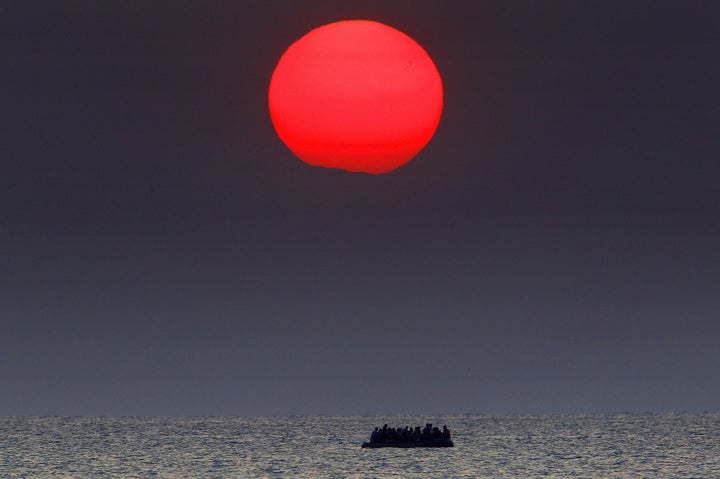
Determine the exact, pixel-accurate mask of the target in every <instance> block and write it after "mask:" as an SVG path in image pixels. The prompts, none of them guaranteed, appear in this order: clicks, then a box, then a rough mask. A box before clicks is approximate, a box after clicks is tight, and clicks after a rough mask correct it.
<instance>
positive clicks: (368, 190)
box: [0, 0, 720, 415]
mask: <svg viewBox="0 0 720 479" xmlns="http://www.w3.org/2000/svg"><path fill="white" fill-rule="evenodd" d="M131 3H132V2H131ZM447 3H448V2H441V1H418V0H413V1H409V0H408V1H389V0H382V1H367V2H334V1H316V2H300V1H262V2H261V1H257V2H255V1H252V2H250V1H244V2H239V1H233V2H230V1H218V2H212V4H210V5H208V4H206V2H189V1H175V2H149V3H148V4H147V5H139V4H138V5H134V4H133V5H130V4H128V2H117V1H109V2H94V1H70V2H57V1H36V2H10V3H9V4H8V5H4V6H3V7H0V52H1V57H2V74H1V75H0V166H2V170H1V174H0V415H25V414H32V415H43V414H58V415H66V414H68V415H69V414H81V415H82V414H88V415H95V414H105V415H177V414H182V415H206V414H212V415H226V414H227V415H230V414H232V415H275V414H316V413H320V414H374V413H389V414H394V413H443V412H451V413H537V412H550V413H557V412H601V411H665V410H683V411H685V410H687V411H703V410H714V411H717V410H718V409H717V408H718V404H720V373H719V372H718V371H720V347H718V338H720V186H718V185H719V183H720V164H719V160H718V159H719V158H720V135H719V134H718V126H719V125H720V92H719V90H718V85H720V63H718V58H720V26H719V24H718V18H720V4H718V3H717V2H714V1H706V2H703V1H693V2H682V1H672V2H669V1H629V2H619V1H617V2H607V1H602V2H601V1H583V2H577V1H574V0H572V1H571V0H568V1H555V2H546V1H529V0H528V1H507V0H502V1H501V0H497V1H478V2H454V3H453V4H452V6H448V5H447ZM465 4H466V5H465ZM348 18H363V19H371V20H377V21H381V22H384V23H387V24H390V25H392V26H394V27H396V28H398V29H400V30H402V31H404V32H406V33H407V34H409V35H411V36H412V37H413V38H415V39H416V40H417V41H418V42H419V43H420V44H421V45H423V46H424V47H425V49H426V50H427V51H428V52H429V53H430V55H431V56H432V57H433V59H434V61H435V63H436V65H437V67H438V69H439V71H440V73H441V76H442V78H443V83H444V87H445V108H444V111H443V118H442V120H441V123H440V127H439V129H438V131H437V133H436V135H435V137H434V138H433V140H432V141H431V142H430V144H429V145H428V146H427V148H426V149H425V150H423V152H421V153H420V154H419V155H418V156H417V157H416V159H415V160H413V161H412V162H411V163H409V164H408V165H406V166H404V167H402V168H401V169H399V170H397V171H395V172H393V173H391V174H388V175H383V176H371V175H365V174H351V173H345V172H341V171H334V170H327V169H319V168H312V167H309V166H307V165H305V164H304V163H302V162H300V161H299V160H297V159H295V158H294V157H293V155H292V154H291V153H290V152H289V151H288V150H287V149H286V148H285V146H284V145H283V144H282V143H281V142H280V140H279V139H278V138H277V136H276V134H275V132H274V130H273V127H272V123H271V121H270V117H269V114H268V111H267V88H268V85H269V81H270V75H271V74H272V70H273V68H274V66H275V64H276V62H277V61H278V59H279V57H280V55H281V54H282V53H283V51H284V49H285V48H286V47H287V46H288V45H290V44H291V43H292V42H293V41H295V40H296V39H297V38H299V37H300V36H302V35H303V34H304V33H306V32H307V31H309V30H310V29H312V28H314V27H316V26H319V25H322V24H324V23H327V22H331V21H336V20H341V19H348Z"/></svg>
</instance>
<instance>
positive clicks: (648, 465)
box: [0, 414, 720, 479]
mask: <svg viewBox="0 0 720 479" xmlns="http://www.w3.org/2000/svg"><path fill="white" fill-rule="evenodd" d="M428 421H430V422H433V423H434V424H436V425H439V426H442V425H443V424H447V425H448V427H450V429H451V430H452V431H453V440H454V441H455V444H456V447H454V448H447V449H390V448H388V449H361V448H360V444H361V443H362V442H363V441H365V440H367V437H368V435H369V432H370V431H371V430H372V428H373V427H374V426H381V425H382V424H384V423H388V424H389V425H391V426H392V425H397V426H406V425H407V426H415V425H424V424H425V422H428ZM22 477H26V478H45V477H47V478H173V479H174V478H186V477H187V478H191V477H192V478H203V479H204V478H288V477H294V478H314V479H317V478H387V477H403V478H427V477H435V478H528V477H553V478H570V477H574V478H579V477H583V478H595V477H597V478H621V477H623V478H626V477H634V478H641V477H663V478H718V477H720V414H699V415H692V414H641V415H624V414H617V415H589V416H445V417H415V416H404V417H281V418H214V417H205V418H85V417H72V418H62V417H47V418H13V417H4V418H0V478H2V479H5V478H8V479H9V478H12V479H16V478H22Z"/></svg>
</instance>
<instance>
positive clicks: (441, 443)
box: [362, 439, 455, 449]
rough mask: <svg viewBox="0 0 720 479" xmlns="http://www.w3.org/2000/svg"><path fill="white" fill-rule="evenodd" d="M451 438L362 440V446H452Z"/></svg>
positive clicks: (374, 447) (373, 447)
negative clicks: (398, 440)
mask: <svg viewBox="0 0 720 479" xmlns="http://www.w3.org/2000/svg"><path fill="white" fill-rule="evenodd" d="M454 446H455V444H453V442H452V439H430V440H428V441H410V442H364V443H363V444H362V447H363V448H370V449H377V448H380V447H401V448H411V447H454Z"/></svg>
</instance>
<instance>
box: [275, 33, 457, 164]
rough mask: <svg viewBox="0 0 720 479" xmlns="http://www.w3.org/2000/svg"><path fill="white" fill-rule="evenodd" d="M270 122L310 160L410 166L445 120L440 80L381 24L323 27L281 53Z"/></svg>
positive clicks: (418, 51)
mask: <svg viewBox="0 0 720 479" xmlns="http://www.w3.org/2000/svg"><path fill="white" fill-rule="evenodd" d="M268 103H269V108H270V117H271V118H272V122H273V125H274V127H275V130H276V132H277V134H278V136H279V137H280V139H281V140H282V141H283V143H285V145H286V146H287V147H288V148H289V149H290V150H291V151H292V152H293V153H295V155H296V156H297V157H299V158H300V159H301V160H303V161H304V162H306V163H308V164H310V165H313V166H321V167H326V168H340V169H343V170H347V171H357V172H366V173H373V174H379V173H387V172H389V171H392V170H394V169H396V168H399V167H400V166H402V165H404V164H405V163H407V162H408V161H410V160H411V159H412V158H413V157H414V156H415V155H417V153H418V152H420V150H422V149H423V148H424V147H425V145H426V144H427V143H428V142H429V141H430V139H431V138H432V136H433V134H434V133H435V130H436V129H437V127H438V124H439V122H440V116H441V114H442V106H443V88H442V81H441V79H440V74H439V73H438V70H437V68H436V67H435V64H434V63H433V61H432V59H431V58H430V56H429V55H428V54H427V52H426V51H425V50H424V49H423V48H422V47H421V46H420V45H419V44H418V43H417V42H415V40H413V39H412V38H410V37H409V36H407V35H406V34H404V33H402V32H401V31H399V30H396V29H394V28H392V27H389V26H387V25H384V24H382V23H378V22H374V21H369V20H346V21H341V22H336V23H330V24H327V25H323V26H321V27H318V28H316V29H314V30H312V31H311V32H309V33H307V34H306V35H305V36H303V37H302V38H300V39H299V40H298V41H296V42H295V43H293V44H292V45H291V46H290V47H289V48H288V49H287V50H286V51H285V53H284V54H283V55H282V57H281V58H280V61H279V62H278V64H277V66H276V67H275V71H274V72H273V74H272V79H271V80H270V89H269V92H268Z"/></svg>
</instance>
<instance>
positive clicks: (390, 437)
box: [362, 423, 454, 448]
mask: <svg viewBox="0 0 720 479" xmlns="http://www.w3.org/2000/svg"><path fill="white" fill-rule="evenodd" d="M453 446H454V444H453V442H452V439H451V437H450V430H449V429H448V428H447V426H443V427H442V429H440V428H439V427H437V426H433V425H432V424H431V423H428V424H425V427H424V428H421V427H420V426H416V427H415V428H411V427H410V426H405V427H404V428H403V427H388V425H387V424H385V425H383V427H376V428H375V429H374V430H373V431H372V433H370V442H364V443H363V445H362V447H366V448H367V447H369V448H377V447H453Z"/></svg>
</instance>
